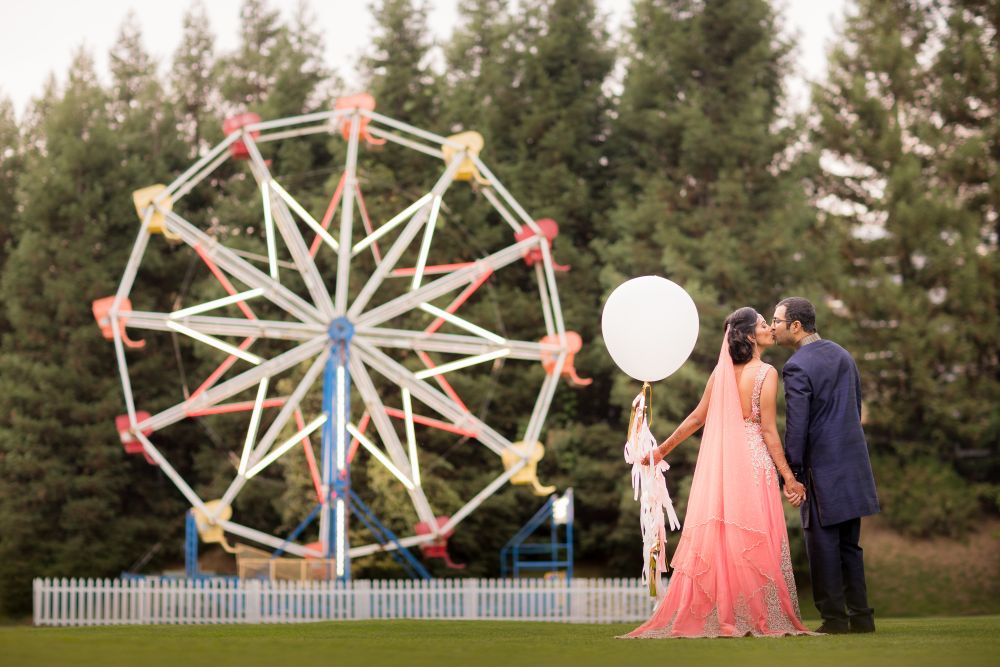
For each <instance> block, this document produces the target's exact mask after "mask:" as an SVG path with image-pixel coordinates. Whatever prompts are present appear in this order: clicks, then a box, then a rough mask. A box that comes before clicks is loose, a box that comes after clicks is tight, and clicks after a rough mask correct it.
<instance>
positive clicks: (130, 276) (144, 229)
mask: <svg viewBox="0 0 1000 667" xmlns="http://www.w3.org/2000/svg"><path fill="white" fill-rule="evenodd" d="M155 212H156V209H155V208H154V207H153V206H149V207H148V208H147V209H146V213H145V214H144V215H143V216H142V226H140V227H139V235H138V236H137V237H136V239H135V243H134V244H132V252H131V253H129V257H128V263H126V264H125V273H124V274H122V279H121V281H120V282H119V283H118V291H117V292H115V301H114V303H113V304H112V305H111V310H110V311H109V314H110V315H111V316H112V317H114V316H116V315H117V314H118V309H119V308H120V307H121V303H122V300H123V299H125V298H126V297H127V296H128V295H129V292H131V291H132V284H133V283H134V282H135V277H136V274H138V272H139V263H140V262H142V256H143V254H144V253H145V252H146V246H147V245H149V236H150V234H149V223H150V221H152V219H153V214H154V213H155Z"/></svg>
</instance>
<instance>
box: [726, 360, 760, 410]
mask: <svg viewBox="0 0 1000 667" xmlns="http://www.w3.org/2000/svg"><path fill="white" fill-rule="evenodd" d="M766 365H767V364H765V363H763V362H762V361H759V360H757V359H752V360H750V361H748V362H747V363H745V364H739V365H738V366H737V365H734V366H733V370H734V371H735V372H736V386H737V387H739V390H740V407H741V408H742V410H743V419H744V420H747V419H750V418H751V417H752V416H753V390H754V385H755V384H756V383H757V376H758V374H760V373H761V367H763V366H766ZM758 400H759V399H758ZM757 419H758V420H759V419H760V415H757Z"/></svg>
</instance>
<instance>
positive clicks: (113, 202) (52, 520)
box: [0, 23, 180, 611]
mask: <svg viewBox="0 0 1000 667" xmlns="http://www.w3.org/2000/svg"><path fill="white" fill-rule="evenodd" d="M133 28H134V26H133V25H131V24H129V23H126V25H125V26H124V27H123V31H122V35H121V37H120V39H119V42H118V44H117V45H116V46H115V49H114V52H113V58H112V61H113V66H112V67H113V82H114V88H113V91H112V92H111V93H110V94H109V93H106V92H105V91H104V90H102V88H101V86H100V84H99V83H98V81H97V76H96V74H95V72H94V69H93V65H92V62H91V60H90V58H89V57H88V56H87V55H86V54H83V53H81V54H79V55H78V56H77V59H76V61H75V62H74V64H73V66H72V68H71V71H70V74H69V78H68V82H67V84H66V88H65V90H64V91H57V90H55V89H54V88H53V87H51V86H50V87H49V90H48V93H47V95H46V97H45V98H43V99H42V100H40V101H39V102H37V103H36V105H35V110H34V111H32V112H31V113H29V119H30V121H29V122H31V123H32V125H31V126H30V127H28V128H27V129H26V132H27V135H28V136H29V138H30V140H31V141H32V146H33V147H34V148H35V150H33V151H32V152H31V153H28V154H27V155H26V157H25V163H24V170H23V173H22V175H21V178H20V180H19V188H20V191H21V192H23V201H24V206H23V209H22V211H21V215H20V221H19V224H18V225H17V226H16V227H15V228H14V232H13V233H14V238H13V245H12V251H11V254H10V256H9V258H8V261H7V263H6V265H5V267H4V274H3V280H2V283H0V293H2V301H3V303H4V308H5V312H6V318H7V320H8V321H9V323H10V331H9V332H7V333H5V335H4V337H3V342H2V354H0V378H2V380H0V382H2V383H3V396H2V397H0V413H2V414H4V416H5V418H4V420H3V421H2V426H0V456H2V458H3V465H2V466H0V470H2V472H0V474H2V475H3V482H2V484H0V489H2V492H0V508H2V510H0V513H2V516H0V522H2V525H0V534H2V537H0V554H2V565H0V580H2V585H0V588H2V590H3V591H4V599H3V605H4V607H5V608H6V609H8V610H9V611H23V610H24V609H25V608H26V605H27V604H28V601H29V596H30V578H31V577H32V576H40V575H42V576H44V575H66V574H75V575H78V576H79V575H83V576H88V575H89V576H93V575H105V576H106V575H111V574H114V573H116V572H118V571H120V570H121V569H123V568H125V567H127V566H128V565H129V564H130V563H131V562H133V561H134V560H136V559H137V558H138V557H139V556H141V555H142V553H143V552H144V551H145V550H147V549H148V548H149V545H150V544H153V543H155V542H156V541H157V540H159V539H162V538H163V537H164V536H165V535H164V532H163V530H164V526H163V525H162V524H160V523H158V522H157V521H156V520H155V518H156V517H163V516H168V515H171V514H175V515H178V516H179V514H180V505H179V503H173V502H171V498H172V496H167V495H164V494H163V491H164V489H163V488H160V489H157V488H156V487H157V486H162V484H161V480H160V479H159V475H158V473H156V471H152V469H151V468H150V467H149V466H146V465H145V464H144V463H143V464H142V465H141V466H139V465H138V464H136V462H135V461H134V459H133V460H130V459H128V458H126V457H125V456H124V454H123V452H122V451H121V445H120V444H119V442H118V436H117V434H116V433H115V430H114V426H113V424H114V417H115V415H116V414H119V413H120V412H122V408H121V394H120V389H119V386H118V380H117V377H116V372H115V366H114V363H113V356H112V355H111V353H110V351H109V346H108V344H107V341H104V340H102V339H101V337H100V334H99V331H98V329H97V327H96V326H95V324H94V320H93V316H92V315H91V312H90V302H91V301H92V300H93V299H95V298H98V297H102V296H106V295H107V294H109V293H111V292H113V289H114V285H115V282H116V280H117V275H118V274H119V273H120V271H121V267H122V266H124V264H125V258H126V256H127V253H128V249H129V247H130V246H131V243H132V241H133V239H134V236H135V230H136V228H137V226H138V222H137V220H136V217H135V212H134V209H133V207H132V202H131V198H130V197H129V192H130V189H131V188H130V186H132V185H133V184H134V183H136V182H138V183H140V184H143V185H144V184H148V183H149V182H150V181H154V180H155V179H156V178H157V177H160V178H162V176H161V175H160V174H162V171H163V169H164V166H165V165H166V164H167V163H168V162H169V159H170V158H169V156H171V155H176V153H177V151H176V148H175V147H172V146H171V142H170V137H171V136H172V132H173V127H172V122H171V121H170V120H169V117H166V118H164V116H163V115H162V114H159V112H158V107H159V104H160V99H159V98H160V95H159V94H158V93H157V91H156V89H155V85H154V84H153V83H152V78H153V77H154V75H155V70H154V68H153V66H152V63H151V62H150V61H149V58H148V56H146V55H145V53H144V52H143V51H142V49H141V45H140V44H139V41H138V40H139V38H138V34H137V33H136V32H135V31H134V29H133ZM157 121H162V122H157ZM140 128H141V129H140ZM140 153H141V155H140ZM150 153H152V155H150ZM133 156H136V157H133ZM163 498H165V500H164V499H163ZM178 525H179V524H178ZM168 530H169V529H168Z"/></svg>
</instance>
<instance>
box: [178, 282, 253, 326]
mask: <svg viewBox="0 0 1000 667" xmlns="http://www.w3.org/2000/svg"><path fill="white" fill-rule="evenodd" d="M263 293H264V288H263V287H258V288H256V289H252V290H249V291H247V292H240V293H238V294H233V295H231V296H224V297H222V298H221V299H216V300H214V301H209V302H207V303H202V304H199V305H197V306H189V307H187V308H181V309H180V310H175V311H173V312H172V313H170V319H172V320H179V319H183V318H185V317H188V316H189V315H197V314H198V313H205V312H208V311H210V310H215V309H216V308H222V307H223V306H228V305H231V304H234V303H239V302H240V301H247V300H249V299H252V298H254V297H255V296H260V295H261V294H263Z"/></svg>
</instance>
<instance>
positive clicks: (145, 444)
mask: <svg viewBox="0 0 1000 667" xmlns="http://www.w3.org/2000/svg"><path fill="white" fill-rule="evenodd" d="M133 435H135V437H136V439H137V440H138V441H139V442H141V443H142V449H143V450H144V451H145V452H146V453H147V454H149V456H150V458H152V459H153V460H154V461H156V465H158V466H159V467H160V470H162V471H163V472H164V474H165V475H166V476H167V477H168V478H169V479H170V481H171V482H173V483H174V486H176V487H177V490H178V491H180V492H181V494H182V495H183V496H184V497H185V498H187V501H188V502H189V503H191V506H192V507H197V508H198V509H200V510H201V511H202V512H205V513H206V514H207V513H208V512H207V510H206V509H205V503H204V502H203V501H202V499H201V498H200V497H199V496H198V494H197V493H195V492H194V490H193V489H192V488H191V487H190V486H188V483H187V482H185V481H184V479H183V478H182V477H181V476H180V475H178V474H177V471H176V470H174V467H173V466H172V465H170V462H169V461H167V459H166V458H165V457H164V456H163V454H162V453H160V450H158V449H157V448H156V446H155V445H154V444H153V443H152V442H151V441H150V439H149V438H147V437H146V434H145V433H143V432H142V430H141V429H136V431H135V433H134V434H133Z"/></svg>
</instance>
